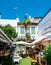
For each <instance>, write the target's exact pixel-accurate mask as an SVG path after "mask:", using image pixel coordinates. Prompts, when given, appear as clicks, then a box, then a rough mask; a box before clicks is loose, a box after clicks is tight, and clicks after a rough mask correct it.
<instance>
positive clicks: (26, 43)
mask: <svg viewBox="0 0 51 65" xmlns="http://www.w3.org/2000/svg"><path fill="white" fill-rule="evenodd" d="M13 44H23V45H29V44H30V43H28V42H24V41H18V42H13Z"/></svg>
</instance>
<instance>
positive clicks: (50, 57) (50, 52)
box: [43, 44, 51, 65]
mask: <svg viewBox="0 0 51 65" xmlns="http://www.w3.org/2000/svg"><path fill="white" fill-rule="evenodd" d="M43 53H44V59H45V60H46V61H47V64H48V65H51V44H49V45H47V46H46V47H45V48H44V50H43Z"/></svg>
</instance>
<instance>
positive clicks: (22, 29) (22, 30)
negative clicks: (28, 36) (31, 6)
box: [20, 26, 24, 34]
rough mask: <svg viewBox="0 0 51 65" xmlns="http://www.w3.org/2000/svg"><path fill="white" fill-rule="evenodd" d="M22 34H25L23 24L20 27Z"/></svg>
mask: <svg viewBox="0 0 51 65" xmlns="http://www.w3.org/2000/svg"><path fill="white" fill-rule="evenodd" d="M20 34H24V27H23V26H21V27H20Z"/></svg>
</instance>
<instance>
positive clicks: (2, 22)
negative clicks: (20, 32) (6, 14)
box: [0, 19, 17, 32]
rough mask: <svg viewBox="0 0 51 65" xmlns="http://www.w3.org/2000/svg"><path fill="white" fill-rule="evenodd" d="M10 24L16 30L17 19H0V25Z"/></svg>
mask: <svg viewBox="0 0 51 65" xmlns="http://www.w3.org/2000/svg"><path fill="white" fill-rule="evenodd" d="M7 24H10V25H11V26H13V27H14V28H15V29H16V32H17V20H10V19H0V25H3V26H5V25H7Z"/></svg>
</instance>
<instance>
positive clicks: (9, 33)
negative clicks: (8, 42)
mask: <svg viewBox="0 0 51 65" xmlns="http://www.w3.org/2000/svg"><path fill="white" fill-rule="evenodd" d="M0 28H1V29H2V30H3V31H4V33H5V34H6V35H7V36H8V37H9V38H15V37H16V36H17V33H16V30H15V29H14V28H13V27H12V26H11V25H9V24H8V25H5V26H2V25H0Z"/></svg>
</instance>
